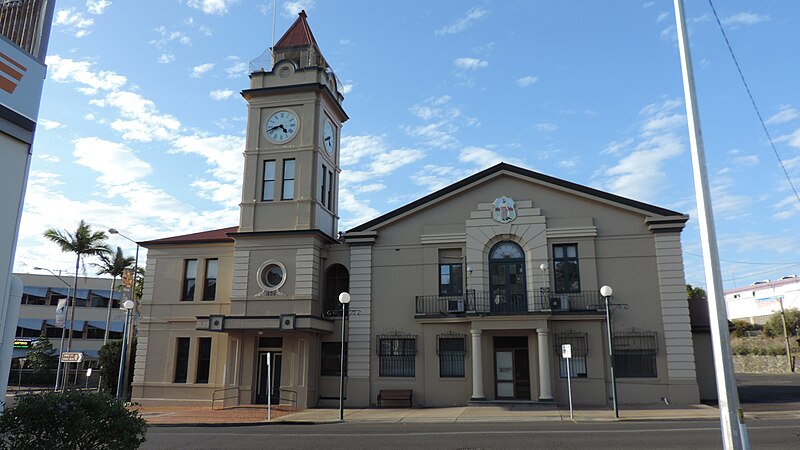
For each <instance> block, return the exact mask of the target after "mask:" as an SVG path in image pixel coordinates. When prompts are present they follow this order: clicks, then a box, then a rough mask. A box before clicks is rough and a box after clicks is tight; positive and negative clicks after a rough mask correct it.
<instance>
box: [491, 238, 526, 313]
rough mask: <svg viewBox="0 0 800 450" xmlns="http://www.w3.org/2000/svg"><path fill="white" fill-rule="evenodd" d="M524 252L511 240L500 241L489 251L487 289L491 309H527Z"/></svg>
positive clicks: (512, 310)
mask: <svg viewBox="0 0 800 450" xmlns="http://www.w3.org/2000/svg"><path fill="white" fill-rule="evenodd" d="M525 286H526V283H525V252H524V251H523V250H522V247H520V246H519V245H517V244H516V243H514V242H511V241H502V242H498V243H497V244H495V245H494V247H492V249H491V250H490V251H489V289H490V292H491V307H492V311H500V312H524V311H527V309H528V308H527V305H528V303H527V300H526V296H525Z"/></svg>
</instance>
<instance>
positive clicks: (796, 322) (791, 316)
mask: <svg viewBox="0 0 800 450" xmlns="http://www.w3.org/2000/svg"><path fill="white" fill-rule="evenodd" d="M784 315H785V316H786V331H787V332H788V333H789V335H791V334H792V333H794V332H795V330H796V329H797V327H799V326H800V310H798V309H795V308H789V309H787V310H785V311H784ZM764 334H766V335H767V336H783V322H782V321H781V313H780V312H776V313H773V314H772V315H771V316H769V319H767V323H765V324H764Z"/></svg>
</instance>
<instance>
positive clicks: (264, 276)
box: [258, 261, 286, 291]
mask: <svg viewBox="0 0 800 450" xmlns="http://www.w3.org/2000/svg"><path fill="white" fill-rule="evenodd" d="M285 281H286V268H285V267H284V266H283V264H281V263H280V262H278V261H267V262H265V263H264V264H262V265H261V267H260V268H259V269H258V284H259V286H261V288H262V289H264V290H266V291H276V290H278V289H279V288H280V287H281V286H283V283H284V282H285Z"/></svg>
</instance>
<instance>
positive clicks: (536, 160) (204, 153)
mask: <svg viewBox="0 0 800 450" xmlns="http://www.w3.org/2000/svg"><path fill="white" fill-rule="evenodd" d="M715 5H716V8H717V11H718V13H719V16H720V19H721V20H722V23H723V26H724V27H725V30H726V32H727V33H728V36H729V39H730V41H731V44H732V46H733V48H734V50H735V52H736V55H737V57H738V59H739V62H740V64H741V66H742V69H743V72H744V74H745V76H746V77H747V80H748V82H749V84H750V87H751V89H752V92H753V95H754V97H755V99H756V101H757V103H758V106H759V108H760V109H761V112H762V114H763V116H764V118H765V120H766V123H767V127H768V129H769V132H770V133H771V135H772V137H773V138H774V141H775V145H776V148H777V150H778V152H779V154H780V155H781V157H782V159H783V160H784V164H785V166H786V168H787V170H788V172H789V174H790V176H791V177H792V179H793V181H794V183H795V184H796V185H800V111H798V108H800V89H797V80H800V64H798V60H797V58H796V56H794V57H793V56H791V55H796V53H797V43H798V41H799V39H798V38H800V26H799V24H798V21H800V5H798V4H796V3H795V2H777V1H766V2H751V1H744V0H740V1H733V0H726V1H724V2H723V1H717V2H716V3H715ZM300 9H305V10H306V11H307V13H308V21H309V24H310V26H311V28H312V30H313V32H314V35H315V37H316V39H317V42H318V43H319V45H320V48H321V49H322V52H323V54H324V55H325V57H326V59H327V60H328V61H329V63H330V64H331V65H332V66H333V68H334V70H335V71H336V74H337V76H338V77H339V78H340V80H341V81H342V82H343V85H344V87H343V90H344V94H345V102H344V107H345V109H346V111H347V112H348V114H349V115H350V118H351V119H350V120H349V121H348V122H347V123H346V124H345V126H344V129H343V132H342V150H341V152H342V158H341V160H342V169H343V172H342V174H341V191H340V203H339V211H340V215H341V221H340V228H341V229H343V230H344V229H348V228H350V227H352V226H355V225H357V224H359V223H362V222H364V221H366V220H368V219H370V218H373V217H375V216H377V215H379V214H382V213H385V212H387V211H390V210H392V209H394V208H397V207H399V206H402V205H403V204H405V203H407V202H409V201H412V200H414V199H416V198H419V197H421V196H423V195H425V194H427V193H430V192H432V191H433V190H435V189H438V188H441V187H443V186H446V185H448V184H450V183H452V182H454V181H457V180H459V179H461V178H463V177H465V176H468V175H470V174H472V173H475V172H476V171H479V170H481V169H484V168H486V167H488V166H491V165H494V164H495V163H497V162H500V161H506V162H509V163H512V164H518V165H521V166H523V167H526V168H529V169H532V170H536V171H539V172H542V173H545V174H548V175H552V176H556V177H559V178H563V179H566V180H569V181H573V182H577V183H580V184H585V185H588V186H592V187H595V188H599V189H603V190H607V191H610V192H613V193H616V194H619V195H623V196H626V197H631V198H634V199H637V200H641V201H645V202H648V203H653V204H656V205H658V206H662V207H666V208H670V209H675V210H678V211H681V212H685V213H688V214H690V215H691V216H692V217H693V219H692V220H691V221H690V222H689V224H688V226H687V228H686V230H685V231H684V233H683V245H684V251H685V254H684V260H685V266H686V273H687V281H688V282H689V283H692V284H695V285H705V280H704V275H703V269H702V260H701V258H700V256H699V255H700V253H701V250H700V244H699V231H698V227H697V222H696V220H694V218H695V217H696V214H695V201H694V189H693V184H692V173H691V162H690V153H689V146H688V145H689V144H688V132H687V127H686V119H685V108H684V102H683V86H682V81H681V74H680V61H679V55H678V48H677V39H676V35H675V18H674V12H673V4H672V1H669V0H657V1H647V0H640V1H624V2H597V1H593V0H583V1H577V0H575V1H523V0H519V1H503V2H501V1H497V0H479V1H455V0H452V1H435V2H432V1H416V0H407V1H404V2H376V1H366V0H362V1H356V0H352V1H347V0H341V1H322V0H316V1H312V0H301V1H292V2H286V1H279V2H277V19H276V27H275V28H276V32H275V34H276V39H277V38H279V37H280V36H281V35H282V33H283V32H284V31H285V30H286V29H287V28H288V27H289V25H290V24H291V23H292V22H293V21H294V20H295V18H296V17H297V12H298V11H299V10H300ZM686 9H687V19H688V22H689V25H688V26H689V31H690V42H691V45H692V56H693V59H694V64H695V78H696V83H697V90H698V96H699V101H700V115H701V120H702V126H703V135H704V139H705V147H706V153H707V155H706V157H707V163H708V171H709V174H710V179H711V185H712V190H713V205H714V209H715V219H716V225H717V232H718V242H719V248H720V253H721V258H722V260H723V261H722V270H723V279H724V284H725V287H726V288H727V289H730V288H733V287H737V286H739V287H741V286H743V285H746V284H749V283H751V282H753V281H756V280H762V279H769V278H773V279H774V278H777V277H780V276H783V275H788V274H791V273H800V254H799V253H800V237H798V234H797V232H796V228H797V227H796V225H795V220H797V219H798V216H799V215H800V200H798V199H797V198H796V197H795V196H794V194H793V192H792V191H791V189H790V188H789V185H788V182H787V180H786V178H785V177H784V175H783V171H782V170H781V168H780V166H779V165H778V162H777V159H776V157H775V155H774V153H773V151H772V149H771V147H770V145H769V142H768V141H767V139H766V136H765V134H764V132H763V130H762V128H761V125H760V123H759V122H758V120H757V117H756V115H755V113H754V111H753V109H752V107H751V106H750V103H749V100H748V98H747V94H746V92H745V90H744V88H743V87H742V84H741V81H740V80H739V76H738V74H737V72H736V68H735V66H734V64H733V62H732V60H731V57H730V55H729V53H728V50H727V48H726V46H725V43H724V40H723V38H722V35H721V33H720V30H719V28H718V26H717V24H716V21H715V20H714V17H713V15H712V12H711V9H710V7H709V4H708V1H706V0H686ZM272 10H273V2H272V1H271V0H270V1H249V0H149V1H146V2H132V1H121V0H113V1H108V0H88V1H78V0H75V1H70V0H59V2H58V3H57V6H56V18H55V23H54V25H53V29H52V34H51V39H50V47H49V50H48V55H49V56H48V58H47V64H48V76H47V79H46V81H45V85H44V93H43V99H42V105H41V109H40V115H39V125H38V129H37V134H36V141H35V143H34V150H33V151H34V158H33V162H32V167H31V173H30V177H29V184H28V190H27V197H26V204H25V210H24V214H23V219H22V224H21V230H20V240H19V244H18V247H17V254H16V263H15V270H16V271H22V272H27V271H32V270H33V267H35V266H45V267H48V268H51V269H53V270H59V269H61V270H66V271H69V269H70V267H73V264H74V261H73V260H71V258H70V257H69V256H67V255H63V254H61V253H60V252H59V251H58V249H57V248H56V247H55V245H54V244H51V243H49V242H47V241H45V240H44V239H43V238H42V233H43V231H44V230H45V229H47V228H49V227H55V228H60V229H68V230H74V229H75V227H76V225H77V223H78V221H79V220H80V219H84V220H86V221H87V222H89V223H90V224H92V225H93V226H94V227H95V228H98V229H107V228H110V227H114V228H117V229H119V230H120V231H122V232H123V233H124V234H126V235H127V236H130V237H131V238H134V239H136V240H147V239H154V238H159V237H165V236H170V235H177V234H185V233H190V232H195V231H201V230H206V229H213V228H220V227H224V226H233V225H236V224H237V222H238V203H239V200H240V184H241V177H242V155H241V154H242V151H243V149H244V129H245V126H246V121H245V119H246V106H245V103H244V101H243V100H242V98H241V96H240V95H239V92H240V91H241V90H242V89H246V88H247V87H248V78H247V74H248V64H249V62H250V61H252V60H254V59H256V58H257V57H259V56H260V55H261V54H262V53H263V52H264V51H265V50H267V49H268V47H269V46H270V45H271V39H272V38H271V35H272V15H273V14H272ZM534 201H535V199H534ZM111 243H112V244H114V245H120V246H122V247H123V249H125V250H126V252H128V253H131V254H132V252H133V248H132V246H131V245H130V244H129V243H127V242H126V241H124V240H122V239H120V238H117V237H115V238H114V239H112V240H111ZM90 270H91V269H90Z"/></svg>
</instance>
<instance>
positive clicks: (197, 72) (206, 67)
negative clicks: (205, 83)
mask: <svg viewBox="0 0 800 450" xmlns="http://www.w3.org/2000/svg"><path fill="white" fill-rule="evenodd" d="M213 68H214V63H205V64H200V65H198V66H194V67H192V73H191V74H190V75H189V76H190V77H192V78H200V77H201V76H203V75H204V74H206V73H207V72H208V71H210V70H211V69H213Z"/></svg>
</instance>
